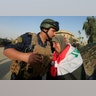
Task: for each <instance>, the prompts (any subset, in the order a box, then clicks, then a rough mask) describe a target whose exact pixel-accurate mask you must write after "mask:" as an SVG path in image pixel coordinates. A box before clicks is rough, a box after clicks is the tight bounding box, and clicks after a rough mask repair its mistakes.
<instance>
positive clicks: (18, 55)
mask: <svg viewBox="0 0 96 96" xmlns="http://www.w3.org/2000/svg"><path fill="white" fill-rule="evenodd" d="M40 29H41V32H39V33H38V34H35V35H34V33H31V32H27V33H25V34H23V35H21V36H19V37H18V38H17V39H16V40H14V41H13V42H12V43H10V44H9V45H7V46H6V47H5V49H4V54H5V55H6V56H7V57H9V58H10V59H12V60H13V64H12V65H11V72H12V75H11V80H41V79H42V76H43V75H44V74H45V73H46V72H47V69H48V63H49V62H50V56H51V54H52V47H51V39H52V37H53V36H54V35H55V32H56V31H58V30H59V23H58V22H57V21H54V20H52V19H45V20H43V21H42V22H41V25H40ZM45 63H46V64H47V65H45Z"/></svg>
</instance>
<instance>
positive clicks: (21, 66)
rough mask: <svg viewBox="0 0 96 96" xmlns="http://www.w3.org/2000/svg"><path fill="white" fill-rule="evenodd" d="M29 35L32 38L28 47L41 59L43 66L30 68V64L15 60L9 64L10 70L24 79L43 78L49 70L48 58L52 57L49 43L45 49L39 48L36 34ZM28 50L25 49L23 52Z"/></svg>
mask: <svg viewBox="0 0 96 96" xmlns="http://www.w3.org/2000/svg"><path fill="white" fill-rule="evenodd" d="M29 35H31V36H32V40H31V44H30V46H29V49H31V50H32V51H33V52H36V53H38V54H39V55H40V56H42V57H43V62H44V63H43V64H38V65H35V64H34V65H35V66H32V67H29V65H30V64H26V63H25V62H23V61H18V60H15V61H13V63H12V64H11V67H10V70H11V72H12V73H15V74H16V75H19V76H22V77H23V78H24V79H27V80H28V79H31V78H32V77H37V76H43V75H44V74H45V73H46V72H47V71H48V68H49V63H50V58H51V57H52V51H51V46H50V42H49V41H48V42H47V46H46V47H41V46H40V45H39V44H38V38H37V34H35V33H29ZM27 50H28V49H27V48H26V49H25V51H26V52H28V51H27Z"/></svg>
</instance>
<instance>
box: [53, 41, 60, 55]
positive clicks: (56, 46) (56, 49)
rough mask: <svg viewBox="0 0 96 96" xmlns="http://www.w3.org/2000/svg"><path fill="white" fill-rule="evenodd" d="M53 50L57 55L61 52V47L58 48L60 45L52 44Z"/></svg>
mask: <svg viewBox="0 0 96 96" xmlns="http://www.w3.org/2000/svg"><path fill="white" fill-rule="evenodd" d="M53 48H54V49H55V51H56V52H57V53H58V54H59V53H60V52H61V47H60V44H59V43H58V42H53Z"/></svg>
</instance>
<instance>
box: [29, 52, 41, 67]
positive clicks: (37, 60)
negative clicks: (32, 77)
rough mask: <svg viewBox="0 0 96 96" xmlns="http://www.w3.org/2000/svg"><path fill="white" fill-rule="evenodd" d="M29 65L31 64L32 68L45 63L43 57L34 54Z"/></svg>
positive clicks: (30, 57)
mask: <svg viewBox="0 0 96 96" xmlns="http://www.w3.org/2000/svg"><path fill="white" fill-rule="evenodd" d="M28 63H29V64H30V66H35V65H36V66H38V65H39V64H42V63H43V60H42V56H39V55H38V54H36V53H32V54H31V55H30V56H29V60H28Z"/></svg>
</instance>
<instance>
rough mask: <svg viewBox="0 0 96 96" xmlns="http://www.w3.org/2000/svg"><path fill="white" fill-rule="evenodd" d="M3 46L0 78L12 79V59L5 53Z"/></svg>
mask: <svg viewBox="0 0 96 96" xmlns="http://www.w3.org/2000/svg"><path fill="white" fill-rule="evenodd" d="M3 50H4V48H3V47H0V80H10V74H11V72H10V64H11V60H10V59H8V58H7V57H6V56H4V55H3Z"/></svg>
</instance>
